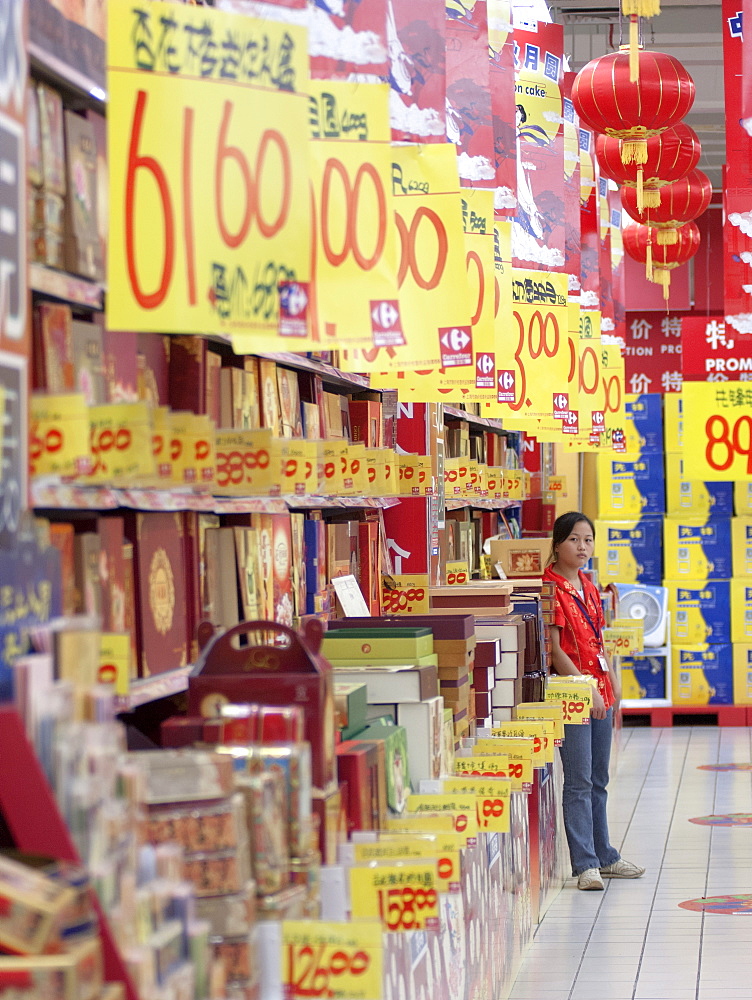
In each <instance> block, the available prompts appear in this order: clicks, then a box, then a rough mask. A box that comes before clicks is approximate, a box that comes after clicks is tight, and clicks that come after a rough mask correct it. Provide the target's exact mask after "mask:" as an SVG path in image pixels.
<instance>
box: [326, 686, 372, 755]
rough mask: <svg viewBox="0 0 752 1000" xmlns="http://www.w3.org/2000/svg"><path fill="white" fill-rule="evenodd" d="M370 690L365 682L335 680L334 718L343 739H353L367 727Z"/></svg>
mask: <svg viewBox="0 0 752 1000" xmlns="http://www.w3.org/2000/svg"><path fill="white" fill-rule="evenodd" d="M367 710H368V690H367V688H366V686H365V684H345V683H344V682H343V681H338V680H336V678H335V681H334V718H335V724H336V726H337V728H338V729H340V730H341V731H342V739H343V740H349V739H352V737H353V736H355V735H356V734H357V733H359V732H360V731H361V729H365V727H366V712H367Z"/></svg>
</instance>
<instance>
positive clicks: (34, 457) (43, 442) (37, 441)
mask: <svg viewBox="0 0 752 1000" xmlns="http://www.w3.org/2000/svg"><path fill="white" fill-rule="evenodd" d="M64 446H65V435H64V434H63V432H62V431H61V430H59V429H58V428H57V427H51V428H50V429H49V430H48V431H47V433H46V434H44V436H43V437H39V435H38V433H37V427H35V426H34V425H32V428H31V434H30V435H29V458H30V459H31V462H32V472H33V471H34V463H36V462H38V461H39V459H40V458H41V457H42V455H44V454H48V455H56V454H57V453H58V452H60V451H62V450H63V447H64Z"/></svg>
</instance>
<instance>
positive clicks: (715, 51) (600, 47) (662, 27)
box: [550, 0, 726, 191]
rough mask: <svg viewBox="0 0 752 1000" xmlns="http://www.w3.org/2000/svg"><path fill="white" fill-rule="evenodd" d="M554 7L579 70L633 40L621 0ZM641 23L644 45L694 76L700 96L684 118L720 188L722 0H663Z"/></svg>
mask: <svg viewBox="0 0 752 1000" xmlns="http://www.w3.org/2000/svg"><path fill="white" fill-rule="evenodd" d="M550 9H551V15H552V19H553V20H554V21H556V22H557V23H558V24H563V25H564V52H565V54H566V55H567V57H568V58H569V64H570V69H573V70H575V71H576V70H580V69H582V67H583V66H584V65H585V64H586V63H587V62H589V61H590V60H591V59H595V58H596V57H597V56H600V55H603V54H604V53H606V52H611V51H613V49H615V48H618V46H619V44H620V42H621V41H623V42H624V43H625V44H626V42H627V41H628V37H627V36H628V22H627V21H626V19H624V18H621V21H620V15H619V2H618V0H555V2H553V3H551V4H550ZM642 24H643V43H644V45H645V48H649V49H656V50H658V51H661V52H668V53H669V54H670V55H672V56H675V57H676V58H677V59H678V60H679V61H680V62H681V63H682V64H683V65H684V67H685V68H686V69H687V71H688V72H689V74H690V75H691V77H692V78H693V80H694V81H695V86H696V88H697V93H696V97H695V102H694V105H693V106H692V109H691V111H690V112H689V114H688V115H687V117H686V118H685V121H686V123H687V124H688V125H690V126H691V127H692V128H693V129H694V130H695V132H697V135H698V137H699V139H700V142H701V144H702V158H701V159H700V164H699V166H700V169H701V170H704V171H705V173H706V174H707V175H708V177H709V178H710V180H711V181H712V184H713V189H714V190H715V191H720V190H721V167H722V165H723V163H724V161H725V152H726V124H725V117H724V101H723V30H722V15H721V0H705V2H703V0H661V14H660V16H659V17H656V18H653V19H652V20H651V21H643V22H642ZM622 32H623V39H622V37H621V35H622Z"/></svg>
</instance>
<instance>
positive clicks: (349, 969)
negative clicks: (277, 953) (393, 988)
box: [280, 920, 383, 1000]
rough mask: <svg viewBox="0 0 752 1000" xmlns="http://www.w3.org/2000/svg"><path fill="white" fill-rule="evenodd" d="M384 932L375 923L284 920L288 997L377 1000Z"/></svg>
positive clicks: (298, 999)
mask: <svg viewBox="0 0 752 1000" xmlns="http://www.w3.org/2000/svg"><path fill="white" fill-rule="evenodd" d="M382 934H383V930H382V927H381V924H379V923H377V922H375V921H373V922H370V923H369V922H367V921H358V922H355V921H350V922H347V923H325V922H323V921H320V920H285V921H283V923H282V970H281V977H280V978H281V982H282V984H283V988H284V996H285V1000H303V998H311V997H324V998H330V1000H379V997H381V996H382V990H383V981H382V980H383V973H382V955H383V940H382Z"/></svg>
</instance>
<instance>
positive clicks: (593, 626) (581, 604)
mask: <svg viewBox="0 0 752 1000" xmlns="http://www.w3.org/2000/svg"><path fill="white" fill-rule="evenodd" d="M582 593H583V597H584V598H585V599H584V600H581V599H580V595H579V594H577V593H575V592H574V591H572V597H573V598H574V599H575V601H576V602H577V605H578V607H579V608H580V610H581V611H582V613H583V614H584V615H585V617H586V618H587V622H588V625H589V626H590V628H591V629H592V630H593V635H594V636H595V638H596V639H597V640H598V644H599V645H600V643H601V641H602V637H601V631H600V629H599V628H598V626H597V625H596V624H595V622H594V621H593V619H592V618H591V617H590V611H589V610H588V606H587V597H585V594H586V593H587V591H586V590H585V588H584V587H583V588H582Z"/></svg>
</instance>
